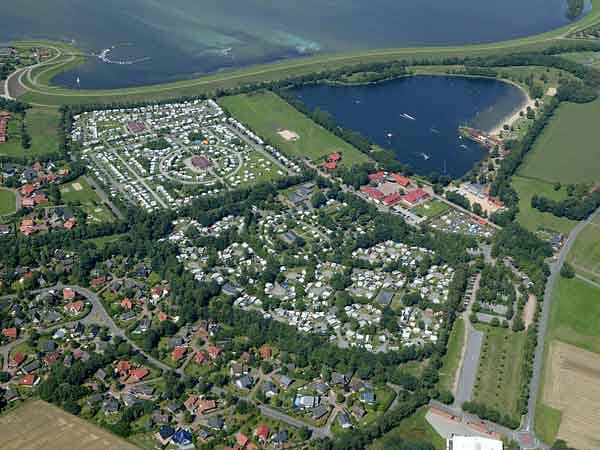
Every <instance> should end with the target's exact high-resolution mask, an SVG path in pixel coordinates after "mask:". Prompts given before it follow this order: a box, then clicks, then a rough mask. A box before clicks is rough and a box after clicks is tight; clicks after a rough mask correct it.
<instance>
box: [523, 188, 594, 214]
mask: <svg viewBox="0 0 600 450" xmlns="http://www.w3.org/2000/svg"><path fill="white" fill-rule="evenodd" d="M531 206H532V208H535V209H537V210H539V211H541V212H549V213H551V214H553V215H555V216H557V217H567V218H568V219H571V220H577V221H579V220H583V219H587V218H588V217H589V216H590V215H591V214H592V213H593V212H594V211H595V210H596V209H598V207H600V190H595V191H593V192H592V193H590V194H588V195H584V196H583V197H575V196H569V197H567V198H565V199H563V200H552V199H549V198H547V197H544V196H538V195H534V196H533V197H532V198H531Z"/></svg>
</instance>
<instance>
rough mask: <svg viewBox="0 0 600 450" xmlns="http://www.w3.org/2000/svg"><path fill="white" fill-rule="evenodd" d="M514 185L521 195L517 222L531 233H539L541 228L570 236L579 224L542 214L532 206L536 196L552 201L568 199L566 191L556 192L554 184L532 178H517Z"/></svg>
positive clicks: (514, 178) (564, 218)
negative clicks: (532, 200)
mask: <svg viewBox="0 0 600 450" xmlns="http://www.w3.org/2000/svg"><path fill="white" fill-rule="evenodd" d="M512 185H513V187H514V188H515V190H516V191H517V193H518V194H519V214H518V215H517V220H518V221H519V223H520V224H521V225H522V226H523V227H524V228H527V229H528V230H529V231H537V230H538V229H540V228H543V229H547V230H554V231H559V232H561V233H563V234H568V233H569V232H570V231H571V230H572V229H573V227H574V226H575V225H576V224H577V222H575V221H573V220H569V219H567V218H566V217H556V216H555V215H553V214H551V213H544V212H540V211H538V210H537V209H535V208H533V207H532V206H531V198H532V197H533V196H534V195H538V196H544V197H547V198H549V199H552V200H562V199H564V198H566V196H567V193H566V189H565V188H564V187H562V188H561V189H560V190H558V191H556V190H554V185H553V183H548V182H546V181H541V180H537V179H532V178H524V177H520V176H515V177H513V179H512Z"/></svg>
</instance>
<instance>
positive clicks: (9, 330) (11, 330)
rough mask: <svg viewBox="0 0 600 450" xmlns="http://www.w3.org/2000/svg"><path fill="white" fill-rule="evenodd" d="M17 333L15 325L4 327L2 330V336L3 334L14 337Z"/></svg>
mask: <svg viewBox="0 0 600 450" xmlns="http://www.w3.org/2000/svg"><path fill="white" fill-rule="evenodd" d="M18 334H19V331H18V330H17V329H16V328H15V327H12V328H5V329H3V330H2V336H5V337H7V338H11V339H16V338H17V335H18Z"/></svg>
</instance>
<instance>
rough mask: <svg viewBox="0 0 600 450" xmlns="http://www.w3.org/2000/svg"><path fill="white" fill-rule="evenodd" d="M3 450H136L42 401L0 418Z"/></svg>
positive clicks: (107, 433)
mask: <svg viewBox="0 0 600 450" xmlns="http://www.w3.org/2000/svg"><path fill="white" fill-rule="evenodd" d="M0 435H2V448H3V449H4V450H35V449H40V448H43V449H46V450H63V449H66V448H68V449H69V450H98V449H100V448H101V449H103V450H138V447H136V446H134V445H133V444H130V443H129V442H127V441H125V440H123V439H121V438H119V437H117V436H116V435H114V434H112V433H109V432H108V431H105V430H103V429H102V428H99V427H97V426H95V425H93V424H91V423H90V422H87V421H85V420H83V419H80V418H79V417H76V416H73V415H71V414H68V413H67V412H65V411H63V410H62V409H59V408H57V407H55V406H52V405H50V404H48V403H46V402H43V401H39V400H38V401H29V402H27V403H25V404H23V405H22V406H20V407H19V408H17V409H15V410H13V411H11V412H9V413H8V414H5V415H3V416H0Z"/></svg>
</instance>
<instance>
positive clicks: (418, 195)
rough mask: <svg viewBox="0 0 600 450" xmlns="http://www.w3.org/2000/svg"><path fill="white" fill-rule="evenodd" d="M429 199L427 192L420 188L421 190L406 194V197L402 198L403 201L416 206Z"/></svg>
mask: <svg viewBox="0 0 600 450" xmlns="http://www.w3.org/2000/svg"><path fill="white" fill-rule="evenodd" d="M427 197H429V194H428V193H427V192H425V191H424V190H423V189H421V188H419V189H415V190H414V191H410V192H409V193H408V194H406V195H405V196H404V197H402V199H403V200H405V201H407V202H408V203H410V204H415V203H418V202H420V201H421V200H423V199H425V198H427Z"/></svg>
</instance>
